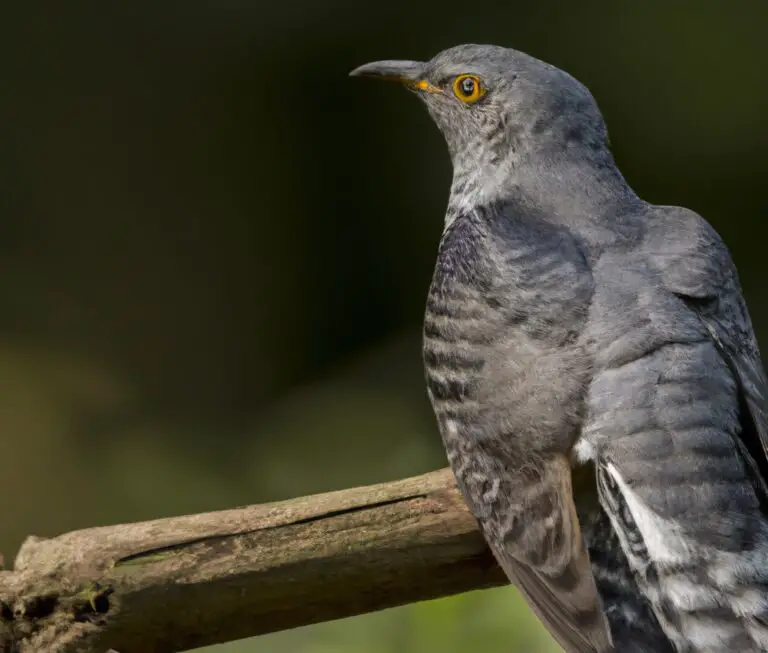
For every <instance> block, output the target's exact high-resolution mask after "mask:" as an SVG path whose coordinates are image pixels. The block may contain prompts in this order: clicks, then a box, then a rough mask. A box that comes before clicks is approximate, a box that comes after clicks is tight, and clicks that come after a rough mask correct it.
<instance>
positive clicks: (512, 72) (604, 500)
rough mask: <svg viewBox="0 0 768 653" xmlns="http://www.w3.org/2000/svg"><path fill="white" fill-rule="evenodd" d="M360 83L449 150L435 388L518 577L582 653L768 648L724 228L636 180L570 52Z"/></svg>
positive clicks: (558, 634) (766, 572)
mask: <svg viewBox="0 0 768 653" xmlns="http://www.w3.org/2000/svg"><path fill="white" fill-rule="evenodd" d="M354 74H358V75H369V76H380V77H386V78H389V79H391V78H399V79H401V80H402V81H404V82H405V83H406V85H407V86H408V87H410V88H411V89H413V90H414V91H415V92H416V93H417V94H418V96H419V97H420V98H421V99H422V100H423V101H424V103H425V104H426V106H427V109H428V110H429V112H430V114H431V115H432V117H433V118H434V120H435V123H436V124H437V126H438V127H439V128H440V130H441V131H442V133H443V135H444V136H445V139H446V142H447V144H448V150H449V153H450V155H451V159H452V162H453V170H454V176H453V182H452V185H451V191H450V196H449V201H448V209H447V212H446V220H445V230H444V233H443V236H442V239H441V242H440V247H439V252H438V258H437V265H436V267H435V273H434V276H433V280H432V284H431V287H430V290H429V295H428V300H427V310H426V315H425V323H424V363H425V371H426V379H427V386H428V394H429V397H430V400H431V402H432V405H433V408H434V412H435V415H436V418H437V422H438V426H439V429H440V433H441V435H442V438H443V442H444V444H445V448H446V452H447V454H448V459H449V462H450V464H451V466H452V468H453V470H454V473H455V475H456V478H457V481H458V484H459V487H460V488H461V490H462V492H463V494H464V496H465V498H466V501H467V503H468V505H469V507H470V509H471V510H472V512H473V513H474V515H475V516H476V518H477V519H478V521H479V523H480V526H481V528H482V531H483V533H484V535H485V537H486V540H487V542H488V544H489V546H490V548H491V550H492V551H493V552H494V554H495V556H496V558H497V559H498V561H499V563H500V565H501V566H502V568H503V569H504V570H505V571H506V572H507V575H508V576H509V578H510V581H511V582H513V583H516V584H517V586H518V587H519V588H520V590H521V592H522V593H523V595H524V596H525V598H526V599H527V601H528V602H529V604H530V606H531V608H532V609H533V610H534V611H535V612H536V614H537V615H538V616H539V617H540V619H541V620H542V621H543V623H544V624H545V625H546V626H547V627H548V628H549V630H550V632H552V634H553V636H554V637H555V638H556V639H557V640H558V641H559V642H560V644H561V645H562V646H563V648H564V649H565V650H566V651H567V652H568V653H594V652H601V653H602V652H608V651H622V652H630V653H650V652H651V651H654V652H662V653H666V652H667V651H669V652H672V651H676V652H677V653H725V652H726V651H727V652H729V653H732V652H733V651H743V652H745V653H757V652H758V651H768V519H767V517H766V515H767V513H768V510H767V506H768V491H766V478H767V477H768V455H767V454H766V452H767V451H768V409H767V408H766V397H768V386H767V384H766V377H765V372H764V370H763V366H762V363H761V361H760V355H759V352H758V348H757V344H756V341H755V337H754V334H753V331H752V326H751V323H750V318H749V314H748V312H747V308H746V306H745V303H744V300H743V298H742V295H741V289H740V286H739V282H738V278H737V274H736V270H735V267H734V265H733V262H732V261H731V258H730V255H729V254H728V251H727V249H726V247H725V245H724V244H723V243H722V241H721V240H720V238H719V236H718V235H717V234H716V233H715V231H714V230H713V229H712V227H711V226H710V225H709V224H707V223H706V222H705V221H704V220H703V219H702V218H701V217H699V216H698V215H696V214H695V213H693V212H691V211H688V210H685V209H681V208H676V207H661V206H654V205H651V204H648V203H647V202H645V201H643V200H642V199H640V198H639V197H638V196H637V195H636V194H635V193H634V191H633V190H632V189H631V188H630V187H629V185H628V184H627V183H626V181H625V180H624V178H623V177H622V175H621V173H620V172H619V170H618V169H617V167H616V165H615V162H614V160H613V157H612V155H611V153H610V149H609V146H608V135H607V130H606V127H605V124H604V122H603V119H602V116H601V114H600V111H599V109H598V107H597V104H596V102H595V101H594V99H593V98H592V96H591V94H590V93H589V91H588V90H587V89H586V88H585V87H584V86H583V85H582V84H581V83H579V82H578V81H576V80H575V79H574V78H573V77H571V76H570V75H568V74H567V73H565V72H563V71H562V70H559V69H557V68H555V67H553V66H550V65H548V64H545V63H543V62H541V61H538V60H537V59H534V58H532V57H529V56H528V55H525V54H523V53H520V52H516V51H514V50H508V49H504V48H498V47H495V46H477V45H465V46H458V47H456V48H452V49H450V50H446V51H445V52H442V53H440V54H439V55H437V56H436V57H435V58H434V59H432V60H431V61H429V62H413V61H407V62H398V61H385V62H377V63H373V64H367V65H366V66H362V67H361V68H359V69H357V70H356V71H354ZM466 75H469V76H470V80H471V81H470V82H469V83H468V84H469V85H466V84H464V85H457V84H458V82H460V81H461V80H462V79H464V77H463V76H466ZM465 91H466V92H465ZM470 91H471V93H470ZM475 91H477V92H476V93H475Z"/></svg>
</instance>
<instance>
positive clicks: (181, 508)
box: [0, 0, 768, 653]
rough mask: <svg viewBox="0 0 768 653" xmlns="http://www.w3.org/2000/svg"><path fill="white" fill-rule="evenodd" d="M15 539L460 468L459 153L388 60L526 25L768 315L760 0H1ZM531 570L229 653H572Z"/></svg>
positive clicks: (520, 32)
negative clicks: (453, 252) (456, 431)
mask: <svg viewBox="0 0 768 653" xmlns="http://www.w3.org/2000/svg"><path fill="white" fill-rule="evenodd" d="M4 9H5V10H4V12H3V14H4V16H3V20H2V21H0V54H2V59H1V60H2V61H3V63H4V71H3V101H2V102H1V103H0V124H1V125H2V134H3V139H2V147H0V179H2V183H0V273H1V274H0V279H2V282H0V305H1V306H2V310H0V445H1V446H2V452H3V455H2V463H1V464H2V473H0V511H2V512H0V516H1V518H2V522H1V523H2V529H0V551H2V552H3V553H4V554H5V557H6V559H11V558H12V557H13V553H14V552H15V550H16V549H17V548H18V546H19V544H20V542H21V541H22V539H23V537H24V536H25V535H27V534H30V533H34V534H37V535H53V534H56V533H58V532H61V531H64V530H70V529H73V528H78V527H84V526H90V525H95V524H106V523H114V522H120V521H128V520H139V519H149V518H153V517H159V516H163V515H172V514H180V513H186V512H198V511H202V510H214V509H220V508H226V507H230V506H233V505H240V504H245V503H253V502H259V501H267V500H272V499H279V498H286V497H290V496H297V495H301V494H306V493H309V492H316V491H323V490H330V489H334V488H341V487H345V486H350V485H353V484H361V483H371V482H375V481H380V480H389V479H394V478H398V477H402V476H406V475H409V474H416V473H420V472H423V471H426V470H429V469H434V468H437V467H440V466H442V465H444V464H445V459H444V456H443V454H442V451H441V449H440V445H439V442H438V438H437V434H436V430H435V427H434V425H433V422H432V418H431V415H430V412H429V408H428V405H427V402H426V397H425V394H424V390H423V384H422V373H421V362H420V351H419V322H420V319H421V313H422V304H423V300H424V294H425V291H426V287H427V284H428V282H429V276H430V273H431V266H432V263H433V260H434V253H435V247H436V243H437V239H438V237H439V232H440V222H441V217H442V212H443V208H444V205H445V198H446V192H447V187H448V183H449V179H450V168H449V163H448V158H447V154H446V152H445V148H444V146H443V143H442V142H441V139H440V136H439V134H438V133H437V130H436V129H435V128H434V127H433V126H432V125H431V124H430V122H429V118H428V117H427V115H426V113H425V112H424V110H423V108H422V107H420V106H418V102H416V101H415V100H414V99H413V98H412V97H409V96H408V94H407V93H406V92H404V91H402V90H400V89H398V88H396V87H393V86H388V85H378V84H374V83H368V82H365V81H361V80H350V79H348V78H347V76H346V74H347V71H348V70H349V69H351V68H353V67H354V66H356V65H358V64H360V63H363V62H365V61H369V60H372V59H380V58H389V57H407V58H426V57H429V56H431V55H433V54H435V53H436V52H437V51H438V50H440V49H442V48H445V47H448V46H450V45H454V44H456V43H460V42H491V43H498V44H506V45H510V46H514V47H517V48H520V49H523V50H526V51H528V52H531V53H532V54H534V55H537V56H539V57H541V58H544V59H546V60H548V61H551V62H552V63H555V64H557V65H559V66H561V67H564V68H566V69H567V70H569V71H571V72H572V73H574V74H575V75H576V76H577V77H579V78H580V79H581V80H582V81H584V82H585V83H586V84H587V85H588V86H589V87H590V88H591V89H592V91H593V92H594V94H595V95H596V97H597V99H598V101H599V103H600V105H601V107H602V108H603V111H604V113H605V115H606V118H607V120H608V123H609V128H610V131H611V137H612V142H613V144H614V151H615V153H616V156H617V159H618V161H619V163H620V164H621V167H622V169H623V171H624V172H625V174H626V176H627V177H628V179H629V181H630V182H631V183H632V185H633V186H634V187H635V188H636V189H637V190H638V191H639V192H640V193H641V194H642V195H643V196H644V197H646V198H647V199H649V200H651V201H655V202H658V203H667V204H683V205H686V206H689V207H691V208H693V209H695V210H697V211H699V212H700V213H702V214H704V215H705V216H706V217H707V218H708V219H709V220H710V221H712V222H713V223H714V224H715V226H716V227H717V228H718V229H719V231H720V232H721V233H722V234H723V236H724V237H725V239H726V241H727V243H728V244H729V246H730V247H731V249H732V251H733V253H734V256H735V258H736V261H737V263H738V265H739V268H740V270H741V273H742V280H743V282H744V286H745V291H746V295H747V299H748V301H749V302H750V306H751V311H752V315H753V318H754V321H755V323H756V327H757V331H758V335H759V336H760V339H761V340H762V341H763V342H764V343H765V341H766V334H768V311H767V310H766V308H767V307H768V303H767V302H766V297H767V295H766V290H764V288H763V285H762V281H763V279H764V278H765V272H766V268H765V254H766V247H765V236H766V229H765V217H766V208H767V205H768V202H767V201H766V191H765V182H764V180H765V178H766V175H767V173H768V154H767V153H768V127H767V126H766V125H768V122H766V121H765V115H766V113H767V109H768V84H766V81H768V80H766V66H765V62H766V60H767V55H768V40H766V38H765V34H764V32H765V27H764V26H765V24H766V19H768V4H766V3H765V2H764V0H742V1H741V2H738V3H733V2H726V1H725V0H722V1H719V2H716V1H714V0H683V1H681V2H675V3H671V2H668V1H666V0H652V1H650V2H644V3H626V2H625V3H621V2H615V1H612V0H584V1H582V2H578V3H574V2H569V1H566V0H537V1H533V0H509V1H508V2H506V3H502V4H497V3H491V2H482V1H481V2H475V3H472V4H471V5H467V3H466V2H459V1H458V0H441V1H440V2H437V1H436V0H426V1H425V2H420V3H415V2H409V1H406V0H389V2H387V3H384V4H383V5H382V4H379V5H371V4H365V3H352V2H350V1H349V0H326V1H325V2H314V1H311V0H291V1H288V2H262V1H261V0H250V1H249V2H244V1H242V0H216V1H215V2H214V1H212V0H186V1H185V2H183V3H178V2H170V0H133V1H132V2H129V3H109V2H106V3H105V2H95V1H84V0H74V1H72V2H60V3H52V2H51V3H46V4H45V5H43V4H42V3H37V2H35V1H34V0H33V1H32V2H24V3H22V2H16V3H12V4H10V5H9V6H8V7H5V8H4ZM551 647H552V645H551V643H550V642H549V640H548V638H547V636H546V635H545V634H543V633H542V630H541V628H540V627H539V626H538V625H537V624H536V622H535V620H533V618H532V617H531V616H530V614H529V613H528V612H527V610H526V609H525V608H524V607H523V606H522V604H521V603H520V601H519V599H518V597H517V594H516V593H515V591H514V590H513V589H511V588H506V589H500V590H494V591H489V592H481V593H473V594H469V595H466V596H462V597H456V598H451V599H445V600H441V601H435V602H430V603H425V604H420V605H414V606H408V607H404V608H399V609H396V610H390V611H386V612H383V613H379V614H374V615H369V616H364V617H360V618H356V619H350V620H346V621H343V622H338V623H330V624H321V625H318V626H313V627H309V628H305V629H300V630H297V631H294V632H288V633H278V634H275V635H270V636H266V637H263V638H258V639H254V640H251V641H247V642H238V643H233V644H228V645H224V646H221V647H215V648H212V649H210V650H211V651H215V652H216V653H236V652H240V653H246V652H248V653H258V652H262V651H264V652H266V651H269V652H270V653H272V652H274V653H281V652H286V653H293V652H295V653H299V652H301V653H326V652H328V653H331V652H334V653H336V652H339V653H344V651H354V652H355V653H395V652H397V653H400V652H402V651H415V652H418V653H432V652H438V651H439V652H440V653H450V652H451V651H462V652H464V651H467V650H469V649H475V648H477V649H478V650H482V651H484V653H494V652H496V651H498V652H501V651H522V652H524V653H536V652H543V651H547V650H552V648H551Z"/></svg>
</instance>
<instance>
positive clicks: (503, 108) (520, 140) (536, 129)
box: [350, 45, 607, 170]
mask: <svg viewBox="0 0 768 653" xmlns="http://www.w3.org/2000/svg"><path fill="white" fill-rule="evenodd" d="M350 75H352V76H356V77H357V76H359V77H363V76H364V77H376V78H380V79H389V80H395V81H399V82H401V83H403V84H405V85H406V86H407V87H408V88H410V89H411V90H413V91H414V92H416V93H417V94H418V95H419V97H420V98H421V99H422V100H423V101H424V103H425V104H426V106H427V109H428V110H429V112H430V114H431V115H432V118H433V119H434V121H435V122H436V123H437V126H438V127H439V128H440V130H441V131H442V133H443V135H444V136H445V140H446V141H447V143H448V148H449V150H450V153H451V157H452V159H453V164H454V169H455V168H456V167H457V166H462V167H472V168H474V169H477V168H478V167H480V168H485V169H486V170H487V168H488V167H489V166H504V167H509V166H511V167H514V166H515V165H516V163H517V162H519V161H521V160H525V158H526V157H527V156H528V155H529V154H530V153H532V152H534V151H535V152H541V153H543V154H544V155H545V156H547V155H552V154H555V153H560V152H562V151H564V150H566V149H567V148H569V147H573V148H577V149H579V150H584V149H586V150H590V149H591V150H601V149H605V148H606V143H607V133H606V129H605V124H604V122H603V119H602V116H601V115H600V111H599V110H598V108H597V104H596V103H595V100H594V99H593V97H592V95H591V94H590V92H589V91H588V90H587V88H586V87H585V86H584V85H582V84H581V83H580V82H578V81H577V80H576V79H574V78H573V77H571V76H570V75H569V74H568V73H566V72H564V71H562V70H560V69H558V68H555V67H554V66H551V65H549V64H547V63H544V62H543V61H539V60H538V59H535V58H533V57H531V56H529V55H527V54H524V53H522V52H518V51H516V50H511V49H507V48H502V47H498V46H493V45H459V46H456V47H454V48H450V49H448V50H445V51H443V52H441V53H440V54H438V55H437V56H436V57H434V58H433V59H432V60H430V61H427V62H419V61H394V60H390V61H376V62H373V63H369V64H365V65H363V66H360V67H359V68H356V69H355V70H353V71H352V72H351V73H350Z"/></svg>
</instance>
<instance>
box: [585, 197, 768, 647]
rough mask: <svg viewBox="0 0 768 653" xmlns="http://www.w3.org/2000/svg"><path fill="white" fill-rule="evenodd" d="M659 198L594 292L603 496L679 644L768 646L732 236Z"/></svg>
mask: <svg viewBox="0 0 768 653" xmlns="http://www.w3.org/2000/svg"><path fill="white" fill-rule="evenodd" d="M657 211H658V212H657V213H656V214H655V215H652V216H650V218H649V225H648V229H649V233H648V234H647V235H646V240H645V242H644V243H643V247H644V248H645V249H644V251H638V252H637V254H639V255H638V256H636V257H634V258H632V259H631V260H630V261H620V260H617V261H613V262H611V263H612V264H611V265H610V266H607V267H606V270H605V274H604V275H603V276H601V277H600V279H601V284H602V285H601V288H602V289H604V290H605V296H606V297H607V300H606V301H605V302H604V305H603V306H602V310H601V309H600V300H598V301H596V302H595V305H594V308H595V310H596V311H597V313H596V320H595V323H596V324H600V325H601V327H602V331H601V333H602V334H606V333H607V335H606V336H605V337H606V338H607V340H606V344H604V346H603V347H602V348H601V350H600V351H601V355H604V357H605V358H606V360H607V362H606V364H603V363H600V367H599V371H598V372H597V373H596V374H595V377H594V378H593V381H592V384H591V388H590V398H589V412H590V418H589V419H588V420H587V424H586V426H585V430H586V432H587V433H589V434H590V435H591V437H592V438H593V439H594V440H595V441H596V442H598V443H599V444H598V445H597V449H598V455H597V464H598V487H599V491H600V496H601V503H602V505H603V507H604V508H605V510H606V512H607V513H608V514H609V517H610V519H611V522H612V524H613V527H614V529H615V531H616V532H617V535H618V537H619V539H620V540H621V545H622V549H623V551H624V553H625V554H626V556H627V558H628V559H629V562H630V565H631V566H632V568H633V569H634V571H635V574H636V578H637V579H638V583H639V585H640V588H641V590H642V592H643V594H644V595H645V596H646V598H647V599H648V600H649V602H650V604H651V606H652V609H653V611H654V613H655V615H656V617H657V619H658V620H659V623H660V624H661V626H662V629H663V630H664V632H665V634H666V635H667V637H669V639H670V640H671V641H672V642H673V643H674V644H675V646H676V647H677V648H678V649H679V650H685V651H690V652H691V653H703V652H704V651H706V652H707V653H715V652H717V653H725V652H727V651H735V650H738V651H744V652H745V653H746V652H749V653H755V652H757V651H766V650H768V627H767V626H768V592H767V591H766V589H765V588H766V586H768V568H766V566H765V559H766V555H768V520H767V519H766V510H765V506H766V492H765V473H766V471H765V470H766V468H767V464H766V461H767V460H768V459H767V458H766V441H767V440H766V430H767V429H766V411H765V407H764V404H765V396H766V381H765V374H764V372H763V369H762V366H761V363H760V357H759V353H758V349H757V345H756V342H755V338H754V334H753V332H752V326H751V324H750V320H749V316H748V314H747V310H746V307H745V304H744V301H743V298H742V296H741V291H740V288H739V284H738V279H737V276H736V271H735V269H734V266H733V263H732V262H731V259H730V256H729V254H728V252H727V250H726V249H725V246H724V245H723V244H722V242H721V241H720V239H719V237H718V236H717V234H716V233H715V232H714V230H712V228H711V227H710V226H709V225H708V224H707V223H706V222H704V221H703V220H702V219H701V218H700V217H699V216H697V215H695V214H693V213H692V212H688V211H685V210H683V209H658V210H657ZM622 263H623V264H624V270H623V271H622V274H623V275H624V276H623V278H616V277H618V276H619V275H617V274H616V270H620V269H621V268H620V267H619V266H620V265H621V264H622ZM632 266H634V267H632ZM614 278H616V281H615V283H614V281H613V279H614ZM612 283H613V285H611V284H612ZM611 293H613V294H614V295H615V296H616V297H620V298H621V301H618V300H616V301H611V300H612V297H613V295H611ZM616 306H620V307H621V310H616ZM606 325H607V326H606ZM745 597H749V601H748V602H747V601H745Z"/></svg>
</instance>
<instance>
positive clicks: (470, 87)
mask: <svg viewBox="0 0 768 653" xmlns="http://www.w3.org/2000/svg"><path fill="white" fill-rule="evenodd" d="M459 87H460V88H461V92H462V93H463V94H464V95H472V93H474V92H475V80H474V79H472V78H471V77H467V78H465V79H462V80H461V83H460V84H459Z"/></svg>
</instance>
